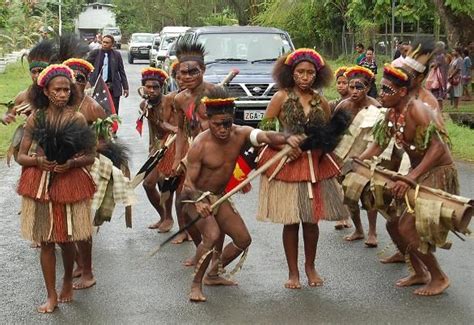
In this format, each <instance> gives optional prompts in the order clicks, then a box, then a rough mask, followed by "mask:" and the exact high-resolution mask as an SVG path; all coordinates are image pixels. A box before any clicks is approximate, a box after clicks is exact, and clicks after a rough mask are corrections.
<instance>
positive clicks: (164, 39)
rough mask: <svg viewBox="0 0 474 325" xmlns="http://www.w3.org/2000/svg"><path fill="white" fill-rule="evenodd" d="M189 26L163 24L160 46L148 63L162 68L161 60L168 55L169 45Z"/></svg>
mask: <svg viewBox="0 0 474 325" xmlns="http://www.w3.org/2000/svg"><path fill="white" fill-rule="evenodd" d="M190 28H191V27H187V26H165V27H163V29H162V30H161V32H160V38H161V40H160V41H161V42H160V46H159V47H158V51H157V52H156V53H155V52H154V53H153V54H154V56H153V57H152V58H150V65H151V66H156V67H157V68H163V62H164V61H165V59H166V58H167V57H168V52H169V47H170V46H171V44H173V42H175V41H176V40H177V39H178V37H179V36H180V35H183V34H184V33H186V31H187V30H189V29H190Z"/></svg>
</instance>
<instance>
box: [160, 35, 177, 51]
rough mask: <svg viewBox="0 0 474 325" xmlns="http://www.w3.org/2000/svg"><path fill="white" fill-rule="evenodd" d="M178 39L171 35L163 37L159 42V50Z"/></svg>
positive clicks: (166, 48)
mask: <svg viewBox="0 0 474 325" xmlns="http://www.w3.org/2000/svg"><path fill="white" fill-rule="evenodd" d="M177 39H178V36H171V37H165V38H163V41H162V42H161V44H160V50H168V49H169V47H170V45H171V44H173V42H174V41H176V40H177Z"/></svg>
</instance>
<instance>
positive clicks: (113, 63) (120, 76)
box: [87, 35, 129, 115]
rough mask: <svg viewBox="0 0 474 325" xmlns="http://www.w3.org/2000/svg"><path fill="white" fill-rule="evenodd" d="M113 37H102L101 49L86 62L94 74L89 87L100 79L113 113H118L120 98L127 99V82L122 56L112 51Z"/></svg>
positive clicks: (93, 52)
mask: <svg viewBox="0 0 474 325" xmlns="http://www.w3.org/2000/svg"><path fill="white" fill-rule="evenodd" d="M114 42H115V40H114V37H113V36H112V35H105V36H103V37H102V48H100V49H98V50H94V51H92V52H90V53H89V57H88V58H87V61H89V62H90V63H92V65H94V72H92V74H91V76H90V80H89V81H90V83H91V85H95V83H96V81H97V78H99V77H101V78H102V79H103V80H104V81H105V83H106V84H107V87H108V88H109V90H110V93H111V95H112V99H113V101H114V106H115V111H116V113H117V115H118V113H119V103H120V96H122V90H123V95H124V96H125V97H128V89H129V88H128V81H127V75H126V74H125V69H124V66H123V60H122V55H121V54H120V52H118V51H116V50H114V49H113V48H112V47H113V46H114Z"/></svg>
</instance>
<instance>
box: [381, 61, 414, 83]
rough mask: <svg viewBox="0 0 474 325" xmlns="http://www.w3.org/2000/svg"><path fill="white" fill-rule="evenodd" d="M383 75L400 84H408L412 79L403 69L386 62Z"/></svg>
mask: <svg viewBox="0 0 474 325" xmlns="http://www.w3.org/2000/svg"><path fill="white" fill-rule="evenodd" d="M383 77H384V78H386V79H389V80H391V81H393V82H395V83H396V84H398V85H400V86H408V84H409V83H410V79H409V77H408V75H407V74H406V73H405V72H404V71H403V70H401V69H398V68H395V67H394V66H393V65H391V64H388V63H387V64H385V66H384V67H383Z"/></svg>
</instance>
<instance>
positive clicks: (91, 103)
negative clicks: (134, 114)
mask: <svg viewBox="0 0 474 325" xmlns="http://www.w3.org/2000/svg"><path fill="white" fill-rule="evenodd" d="M63 64H64V65H65V66H68V67H69V68H71V70H72V71H73V72H74V77H75V80H76V82H75V84H76V88H77V90H78V103H79V106H78V107H77V111H79V112H81V113H82V115H84V117H85V119H86V120H87V124H89V125H92V123H94V122H95V121H96V120H97V119H99V118H101V119H104V118H105V117H106V114H105V111H104V109H103V108H102V106H100V105H99V103H97V102H96V101H95V100H94V99H93V98H92V97H90V96H89V95H86V93H85V89H86V85H87V80H89V75H90V74H91V72H92V71H93V70H94V67H93V66H92V64H90V63H89V62H87V61H86V60H83V59H76V58H71V59H68V60H66V61H64V62H63ZM76 246H77V250H76V264H77V268H76V269H75V270H74V274H73V276H74V277H79V279H78V280H77V281H75V282H74V284H73V288H74V289H76V290H79V289H87V288H90V287H92V286H93V285H95V284H96V279H95V277H94V274H93V273H92V237H90V238H89V239H88V240H81V241H78V242H77V243H76Z"/></svg>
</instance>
